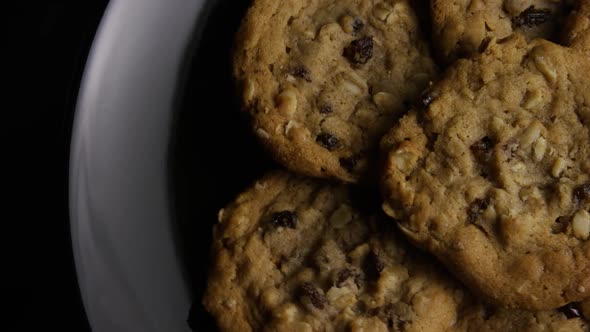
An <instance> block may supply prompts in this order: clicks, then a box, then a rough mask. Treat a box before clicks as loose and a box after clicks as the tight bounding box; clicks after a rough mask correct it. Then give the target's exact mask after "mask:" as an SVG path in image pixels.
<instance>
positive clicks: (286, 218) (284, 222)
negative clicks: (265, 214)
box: [270, 211, 297, 229]
mask: <svg viewBox="0 0 590 332" xmlns="http://www.w3.org/2000/svg"><path fill="white" fill-rule="evenodd" d="M270 222H271V224H272V225H273V226H274V227H288V228H292V229H295V227H297V213H295V212H292V211H281V212H275V213H273V215H272V217H271V220H270Z"/></svg>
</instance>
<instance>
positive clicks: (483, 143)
mask: <svg viewBox="0 0 590 332" xmlns="http://www.w3.org/2000/svg"><path fill="white" fill-rule="evenodd" d="M493 147H494V141H493V140H492V139H491V138H489V137H488V136H485V137H484V138H482V139H481V140H479V141H477V142H476V143H474V144H473V145H472V146H471V148H470V149H471V153H473V155H474V156H475V160H477V162H479V163H481V164H484V165H485V164H488V163H489V161H490V160H491V159H492V151H493Z"/></svg>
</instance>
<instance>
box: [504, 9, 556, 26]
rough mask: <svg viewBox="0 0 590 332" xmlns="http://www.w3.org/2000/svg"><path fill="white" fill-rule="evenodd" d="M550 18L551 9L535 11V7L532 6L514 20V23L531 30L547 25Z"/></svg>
mask: <svg viewBox="0 0 590 332" xmlns="http://www.w3.org/2000/svg"><path fill="white" fill-rule="evenodd" d="M550 17H551V11H550V10H549V9H547V8H543V9H535V6H530V7H529V8H527V9H525V10H524V11H523V12H522V13H520V14H519V15H518V16H515V17H514V18H512V22H513V23H514V25H516V26H518V27H520V26H523V25H526V26H528V27H529V28H530V27H533V26H535V25H541V24H543V23H545V22H546V21H547V20H548V19H549V18H550Z"/></svg>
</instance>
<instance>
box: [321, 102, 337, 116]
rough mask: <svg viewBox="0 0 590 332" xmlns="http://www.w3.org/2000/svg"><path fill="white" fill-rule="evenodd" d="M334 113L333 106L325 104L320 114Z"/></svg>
mask: <svg viewBox="0 0 590 332" xmlns="http://www.w3.org/2000/svg"><path fill="white" fill-rule="evenodd" d="M333 111H334V110H333V109H332V105H330V104H324V105H323V106H322V108H320V113H322V114H330V113H332V112H333Z"/></svg>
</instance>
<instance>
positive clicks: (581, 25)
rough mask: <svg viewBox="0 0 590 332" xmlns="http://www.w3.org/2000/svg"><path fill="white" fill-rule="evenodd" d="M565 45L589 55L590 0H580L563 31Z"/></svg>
mask: <svg viewBox="0 0 590 332" xmlns="http://www.w3.org/2000/svg"><path fill="white" fill-rule="evenodd" d="M564 43H565V45H568V46H571V47H572V48H574V49H578V50H581V51H582V52H585V53H586V54H588V55H590V0H580V3H579V5H578V8H577V9H576V10H575V11H574V12H572V14H571V15H570V18H569V19H568V22H567V24H566V28H565V32H564Z"/></svg>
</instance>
